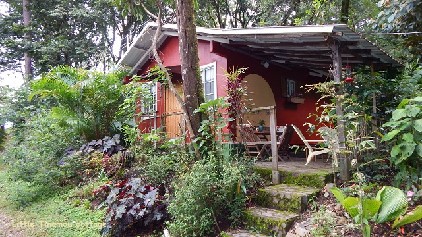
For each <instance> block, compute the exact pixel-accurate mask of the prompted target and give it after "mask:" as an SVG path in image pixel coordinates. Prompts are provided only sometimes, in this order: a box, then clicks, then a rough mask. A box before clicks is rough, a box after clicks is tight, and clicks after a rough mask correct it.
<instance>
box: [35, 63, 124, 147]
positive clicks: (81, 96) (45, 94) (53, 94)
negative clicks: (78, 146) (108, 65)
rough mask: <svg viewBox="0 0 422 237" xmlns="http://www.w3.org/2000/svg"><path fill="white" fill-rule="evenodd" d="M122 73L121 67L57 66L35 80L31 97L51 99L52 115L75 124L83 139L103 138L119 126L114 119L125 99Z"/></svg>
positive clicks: (61, 121) (71, 125) (73, 125)
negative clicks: (103, 70) (109, 69)
mask: <svg viewBox="0 0 422 237" xmlns="http://www.w3.org/2000/svg"><path fill="white" fill-rule="evenodd" d="M123 75H124V72H120V71H116V72H113V73H108V74H104V73H99V72H90V71H86V70H83V69H76V68H71V67H57V68H54V69H52V70H51V71H50V72H49V73H46V74H44V75H43V76H42V78H41V79H39V80H36V81H34V82H32V84H31V89H32V91H31V92H32V93H31V95H30V97H29V98H30V99H32V98H33V97H35V96H36V97H39V98H41V99H45V100H47V101H49V102H50V103H51V104H52V107H51V110H50V114H51V116H52V117H54V118H56V119H57V120H59V122H60V124H61V125H63V126H67V127H73V128H74V129H75V132H76V133H77V134H79V135H80V136H81V137H82V138H83V139H85V140H88V141H89V140H92V139H100V138H103V137H104V136H106V135H110V134H112V133H113V131H116V130H117V129H119V128H118V127H116V126H115V122H116V121H117V114H116V113H117V110H118V108H119V105H120V104H121V103H122V100H123V97H122V94H121V90H122V86H123V84H122V78H123Z"/></svg>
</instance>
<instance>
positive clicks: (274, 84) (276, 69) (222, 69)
mask: <svg viewBox="0 0 422 237" xmlns="http://www.w3.org/2000/svg"><path fill="white" fill-rule="evenodd" d="M159 52H160V56H161V58H162V60H163V63H164V65H165V66H166V67H171V68H175V69H176V70H175V73H180V68H179V69H178V70H179V72H177V67H178V66H180V58H179V44H178V39H177V37H169V38H168V39H167V40H166V41H165V42H164V43H163V45H162V46H161V48H160V50H159ZM198 54H199V64H200V65H201V66H202V65H206V64H209V63H213V62H216V66H217V68H216V70H217V95H218V97H223V96H226V85H227V81H226V77H225V76H224V74H225V73H226V71H227V69H228V68H233V67H234V68H239V67H248V70H247V72H246V75H247V74H258V75H260V76H262V77H263V78H264V79H265V80H266V81H267V82H268V84H269V85H270V87H271V88H272V91H273V93H274V97H275V98H274V99H275V101H276V107H277V125H285V124H295V125H296V126H298V127H299V129H301V131H302V133H303V134H304V135H305V137H307V138H309V139H319V137H317V136H316V135H310V134H308V133H307V132H306V131H307V127H305V126H303V124H304V123H305V122H312V120H311V119H307V117H308V115H309V114H310V113H314V112H315V104H316V101H317V100H318V98H319V96H318V95H317V94H315V93H303V94H304V97H305V103H303V104H292V103H288V102H287V98H285V97H283V96H282V84H281V78H282V77H285V78H290V79H293V80H296V81H297V82H299V84H302V85H305V84H313V83H317V82H320V81H322V80H323V79H322V78H318V77H312V76H310V75H309V72H308V70H307V69H303V68H288V67H286V68H282V67H280V66H276V65H270V66H269V67H268V68H265V67H264V66H262V65H261V61H260V60H256V59H254V58H252V57H250V56H248V55H245V54H241V53H238V52H234V51H230V50H229V49H226V48H223V47H221V45H220V44H219V43H216V42H209V41H204V40H199V41H198ZM155 64H156V63H155V62H154V61H152V60H150V61H149V62H147V63H146V64H145V65H144V66H143V67H142V68H141V69H140V70H139V71H138V75H140V74H143V73H145V72H146V71H147V70H148V69H149V68H151V67H153V66H154V65H155ZM246 75H245V76H246ZM297 89H299V88H297ZM300 90H303V89H300ZM303 92H304V91H303ZM157 98H158V106H157V110H158V112H157V127H159V126H160V125H161V119H160V116H161V114H162V113H164V112H165V111H164V97H163V91H162V89H161V86H158V93H157ZM152 126H153V121H151V120H148V119H147V120H144V121H142V122H140V124H139V127H140V129H141V130H142V131H145V132H147V131H149V130H150V129H149V128H151V127H152ZM291 143H292V144H302V142H301V141H300V139H299V137H298V136H297V135H296V134H295V135H294V136H293V140H292V142H291Z"/></svg>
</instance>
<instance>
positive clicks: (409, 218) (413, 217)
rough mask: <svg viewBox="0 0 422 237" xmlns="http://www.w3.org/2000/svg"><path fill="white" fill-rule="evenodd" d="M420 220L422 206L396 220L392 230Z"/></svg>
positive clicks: (421, 217)
mask: <svg viewBox="0 0 422 237" xmlns="http://www.w3.org/2000/svg"><path fill="white" fill-rule="evenodd" d="M420 219H422V205H419V206H417V207H416V208H415V209H414V210H413V211H411V212H409V213H407V214H406V215H404V216H403V217H402V218H400V219H396V220H395V221H394V223H393V228H396V227H400V226H404V225H407V224H410V223H413V222H416V221H418V220H420Z"/></svg>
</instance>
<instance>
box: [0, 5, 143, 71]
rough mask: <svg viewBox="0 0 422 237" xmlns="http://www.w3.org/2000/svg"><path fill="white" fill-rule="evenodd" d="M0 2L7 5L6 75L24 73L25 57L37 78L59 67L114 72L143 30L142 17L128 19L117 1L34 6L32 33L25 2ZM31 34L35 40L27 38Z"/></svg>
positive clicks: (2, 37)
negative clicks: (26, 55) (26, 54)
mask: <svg viewBox="0 0 422 237" xmlns="http://www.w3.org/2000/svg"><path fill="white" fill-rule="evenodd" d="M0 2H1V3H2V4H7V5H2V6H5V10H6V11H5V12H4V10H2V13H1V15H0V25H1V29H2V30H1V32H0V45H1V46H2V49H3V51H2V55H1V56H0V65H1V66H2V67H1V68H0V70H1V71H3V70H6V69H18V68H19V66H20V61H21V60H22V57H23V52H29V55H30V56H31V57H32V59H33V69H34V70H35V74H36V75H38V74H40V73H42V72H47V71H48V70H50V68H51V67H54V66H58V65H68V66H74V67H83V68H92V67H96V66H99V65H101V66H103V67H109V66H111V65H112V64H114V63H116V62H117V61H118V60H119V59H120V57H121V56H122V54H123V52H124V51H125V50H126V47H127V42H132V39H133V38H134V37H135V35H136V34H137V33H139V32H140V30H141V29H142V27H139V26H140V25H142V22H143V21H142V16H139V18H137V17H134V16H131V15H124V14H122V12H120V11H119V10H118V9H117V8H116V7H115V6H114V5H113V4H112V3H113V1H112V0H95V1H92V0H90V1H85V0H77V1H72V2H71V3H70V2H69V1H64V0H58V1H52V0H51V1H50V0H48V1H29V2H30V5H29V9H30V15H31V22H30V26H29V27H27V28H25V27H24V26H23V22H22V1H21V0H2V1H0ZM25 33H29V34H30V37H29V38H25V37H24V35H25ZM119 38H120V39H121V40H118V39H119ZM113 47H114V48H116V49H117V50H114V49H113Z"/></svg>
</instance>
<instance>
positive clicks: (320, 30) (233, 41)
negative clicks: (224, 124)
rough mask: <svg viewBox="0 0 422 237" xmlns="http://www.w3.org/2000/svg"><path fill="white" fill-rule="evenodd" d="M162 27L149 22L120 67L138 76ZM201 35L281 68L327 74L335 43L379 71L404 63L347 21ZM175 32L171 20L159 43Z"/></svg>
mask: <svg viewBox="0 0 422 237" xmlns="http://www.w3.org/2000/svg"><path fill="white" fill-rule="evenodd" d="M156 29H157V25H156V24H155V23H148V24H146V26H145V27H144V29H143V30H142V32H141V34H140V35H139V36H138V37H137V38H136V39H135V41H134V42H133V43H132V45H131V46H130V48H129V50H128V51H127V52H126V53H125V54H124V56H123V57H122V59H121V60H120V61H119V63H118V65H122V66H128V67H130V68H131V71H130V73H131V74H134V73H136V71H137V70H138V69H139V68H141V67H142V66H143V65H144V64H145V63H146V62H147V60H148V59H149V58H151V55H152V50H151V45H152V39H153V37H154V34H155V31H156ZM197 35H198V39H203V40H207V41H215V42H218V43H220V45H221V46H222V47H224V48H226V49H229V50H232V51H236V52H239V53H243V54H246V55H249V56H251V57H253V58H255V59H258V60H261V61H262V63H265V62H267V63H268V64H269V65H271V64H274V65H277V66H281V67H288V68H296V67H302V68H307V69H309V70H311V71H314V73H317V74H320V75H321V74H325V75H326V74H327V72H328V69H330V68H331V65H332V64H333V61H332V58H331V50H330V48H329V42H330V41H331V42H332V41H335V42H336V43H339V45H340V53H341V57H342V61H343V63H344V64H346V63H347V64H349V65H352V66H353V65H373V66H374V67H375V68H376V69H386V68H388V67H399V66H401V64H400V63H399V62H398V61H396V60H395V59H393V58H392V57H391V56H389V55H388V54H387V53H386V52H384V51H383V50H381V49H380V48H378V47H377V46H375V45H374V44H373V43H371V42H370V41H368V40H366V39H364V38H362V37H361V35H359V34H358V33H356V32H354V31H352V30H351V29H349V28H348V27H347V26H346V25H344V24H336V25H318V26H317V25H310V26H274V27H262V28H249V29H209V28H203V27H197ZM169 36H177V26H176V25H174V24H166V25H163V27H162V32H161V34H160V35H159V37H158V42H157V45H158V47H159V46H160V45H161V44H162V43H163V42H164V40H165V39H166V38H167V37H169Z"/></svg>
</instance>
